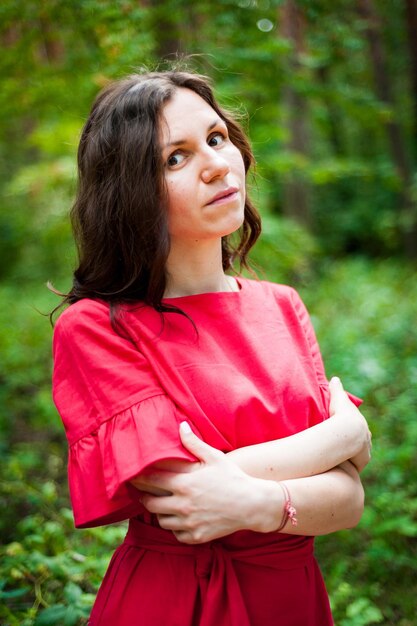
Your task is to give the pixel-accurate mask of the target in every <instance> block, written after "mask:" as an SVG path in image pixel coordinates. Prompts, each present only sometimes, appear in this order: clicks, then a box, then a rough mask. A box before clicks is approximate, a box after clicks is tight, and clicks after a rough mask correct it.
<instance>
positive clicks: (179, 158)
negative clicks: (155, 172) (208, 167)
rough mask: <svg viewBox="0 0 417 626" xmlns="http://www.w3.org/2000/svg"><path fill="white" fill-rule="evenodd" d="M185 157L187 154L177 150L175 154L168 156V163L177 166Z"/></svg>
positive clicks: (169, 165) (170, 165)
mask: <svg viewBox="0 0 417 626" xmlns="http://www.w3.org/2000/svg"><path fill="white" fill-rule="evenodd" d="M184 159H185V156H184V155H183V154H181V153H180V152H175V153H174V154H171V156H170V157H168V160H167V165H168V167H175V166H177V165H181V163H182V162H183V161H184Z"/></svg>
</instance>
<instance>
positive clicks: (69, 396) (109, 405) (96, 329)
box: [53, 300, 193, 527]
mask: <svg viewBox="0 0 417 626" xmlns="http://www.w3.org/2000/svg"><path fill="white" fill-rule="evenodd" d="M53 397H54V401H55V404H56V406H57V409H58V412H59V413H60V415H61V418H62V420H63V423H64V426H65V429H66V434H67V439H68V443H69V457H68V477H69V488H70V495H71V502H72V506H73V511H74V519H75V525H76V526H77V527H90V526H98V525H102V524H108V523H111V522H117V521H121V520H123V519H127V518H129V517H132V516H134V515H138V514H140V513H142V512H143V511H144V509H143V508H142V506H141V504H140V502H139V493H138V491H137V490H136V489H135V488H134V487H133V486H132V485H131V484H130V483H129V481H130V480H131V479H132V478H133V477H134V476H136V475H137V474H139V473H140V472H141V471H143V470H144V469H145V468H146V467H149V466H150V465H152V464H153V463H155V462H157V461H160V460H163V459H179V460H193V457H192V456H191V455H190V454H189V453H188V452H187V451H186V450H185V449H184V448H183V446H182V445H181V442H180V438H179V433H178V427H179V423H180V422H181V421H182V419H183V417H182V416H181V415H180V414H179V411H178V409H177V408H176V407H175V405H174V404H173V402H172V401H171V400H170V399H169V398H168V397H167V396H166V395H165V394H164V393H163V391H162V390H161V388H160V386H159V385H158V383H157V381H156V380H155V378H154V376H153V375H152V373H151V371H150V368H149V366H148V364H147V362H146V359H145V358H144V357H143V355H142V354H141V353H140V351H139V350H138V348H137V347H136V346H135V345H134V343H133V342H131V341H129V340H128V339H125V338H123V337H121V336H120V335H118V334H117V333H115V332H114V330H113V329H112V327H111V324H110V318H109V309H108V306H107V305H106V304H105V303H102V302H97V301H92V300H83V301H80V302H77V303H76V304H74V305H71V306H70V307H69V308H68V309H67V310H66V311H65V312H64V313H63V314H62V315H61V317H60V318H59V320H58V322H57V325H56V328H55V333H54V374H53Z"/></svg>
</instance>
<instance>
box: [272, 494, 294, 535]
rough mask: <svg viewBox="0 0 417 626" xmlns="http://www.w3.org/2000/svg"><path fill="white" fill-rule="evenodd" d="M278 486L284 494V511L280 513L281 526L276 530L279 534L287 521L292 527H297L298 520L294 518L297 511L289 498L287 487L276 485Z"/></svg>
mask: <svg viewBox="0 0 417 626" xmlns="http://www.w3.org/2000/svg"><path fill="white" fill-rule="evenodd" d="M278 484H279V486H280V487H281V489H282V491H283V492H284V497H285V501H284V510H283V512H282V519H281V524H280V525H279V527H278V528H277V531H276V532H277V533H279V532H280V531H281V530H282V529H283V528H284V526H285V524H286V523H287V521H288V520H291V525H292V526H297V523H298V520H297V518H296V515H297V511H296V508H295V507H294V506H293V505H292V502H291V496H290V492H289V490H288V487H287V485H286V484H285V483H278Z"/></svg>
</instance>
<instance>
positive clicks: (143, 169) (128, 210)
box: [57, 71, 261, 320]
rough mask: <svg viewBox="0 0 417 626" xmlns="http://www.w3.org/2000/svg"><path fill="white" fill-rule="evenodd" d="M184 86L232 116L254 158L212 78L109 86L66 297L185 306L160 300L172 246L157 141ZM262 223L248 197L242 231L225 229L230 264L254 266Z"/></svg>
mask: <svg viewBox="0 0 417 626" xmlns="http://www.w3.org/2000/svg"><path fill="white" fill-rule="evenodd" d="M179 88H186V89H191V90H192V91H194V92H195V93H197V94H198V95H199V96H200V97H201V98H203V100H205V101H206V102H207V103H208V104H209V105H210V106H211V107H212V108H213V109H214V111H216V113H217V114H218V115H219V117H221V118H222V119H223V120H224V122H225V123H226V125H227V128H228V132H229V136H230V140H231V141H232V142H233V143H234V144H235V146H237V148H238V149H239V150H240V152H241V154H242V157H243V161H244V165H245V170H246V172H248V170H249V168H250V167H251V165H252V164H253V162H254V158H253V154H252V151H251V148H250V145H249V142H248V140H247V138H246V135H245V133H244V132H243V130H242V128H241V127H240V125H239V124H238V123H237V122H236V121H235V120H234V119H233V117H232V116H231V115H230V114H229V113H228V112H226V111H225V110H224V109H223V108H221V107H220V106H219V105H218V103H217V102H216V100H215V98H214V95H213V91H212V89H211V87H210V84H209V82H208V79H207V78H205V77H203V76H201V75H198V74H192V73H189V72H183V71H166V72H150V73H146V74H133V75H131V76H128V77H127V78H124V79H122V80H118V81H115V82H112V83H111V84H109V85H108V86H106V87H105V88H104V89H103V90H102V91H101V92H100V93H99V95H98V96H97V98H96V100H95V102H94V103H93V106H92V109H91V112H90V115H89V117H88V119H87V122H86V124H85V126H84V128H83V130H82V134H81V139H80V144H79V149H78V171H79V178H78V190H77V195H76V199H75V202H74V205H73V207H72V210H71V222H72V227H73V232H74V237H75V241H76V245H77V249H78V258H79V264H78V267H77V269H76V270H75V272H74V278H73V285H72V288H71V290H70V291H69V292H68V293H67V294H64V295H63V294H61V295H63V300H62V302H61V304H60V305H59V306H58V307H57V310H58V309H60V308H61V306H63V305H64V304H72V303H74V302H77V301H78V300H80V299H81V298H98V299H101V300H105V301H107V302H109V303H110V309H111V315H112V320H114V319H115V315H116V313H117V312H118V309H119V306H120V305H121V304H125V303H132V302H143V303H145V304H148V305H150V306H152V307H154V308H155V309H156V310H157V311H161V312H165V311H166V312H168V311H176V312H181V311H180V310H179V309H178V308H177V307H174V306H169V305H167V304H164V303H163V302H162V299H163V294H164V291H165V287H166V273H165V269H166V262H167V258H168V254H169V250H170V239H169V233H168V221H167V220H168V218H167V191H166V187H165V184H164V170H163V162H162V154H161V148H160V142H159V125H160V120H161V113H162V110H163V108H164V105H165V104H166V103H167V102H168V101H169V100H170V99H171V98H172V96H173V94H174V93H175V91H176V90H177V89H179ZM260 231H261V223H260V217H259V214H258V212H257V211H256V209H255V208H254V206H253V205H252V203H251V201H250V200H249V199H248V198H247V199H246V203H245V209H244V222H243V224H242V226H241V228H240V229H239V231H238V234H237V236H235V237H233V236H232V235H230V236H226V237H223V238H222V258H223V268H224V269H225V270H227V269H232V268H233V266H234V264H235V262H236V261H237V262H238V265H239V269H241V268H242V267H247V266H248V264H247V255H248V252H249V250H250V248H251V247H252V246H253V245H254V243H255V241H256V240H257V238H258V236H259V234H260Z"/></svg>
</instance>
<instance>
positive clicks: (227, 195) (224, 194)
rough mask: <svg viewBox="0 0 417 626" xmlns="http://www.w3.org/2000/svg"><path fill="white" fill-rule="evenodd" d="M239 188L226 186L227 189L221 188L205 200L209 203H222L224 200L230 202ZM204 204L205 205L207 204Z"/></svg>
mask: <svg viewBox="0 0 417 626" xmlns="http://www.w3.org/2000/svg"><path fill="white" fill-rule="evenodd" d="M238 191H239V189H238V188H237V187H228V188H227V189H223V190H222V191H219V193H217V194H216V195H215V196H213V198H212V199H211V200H209V201H208V202H207V205H209V204H223V203H225V202H230V201H231V200H235V199H236V197H237V193H238ZM207 205H206V206H207Z"/></svg>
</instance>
